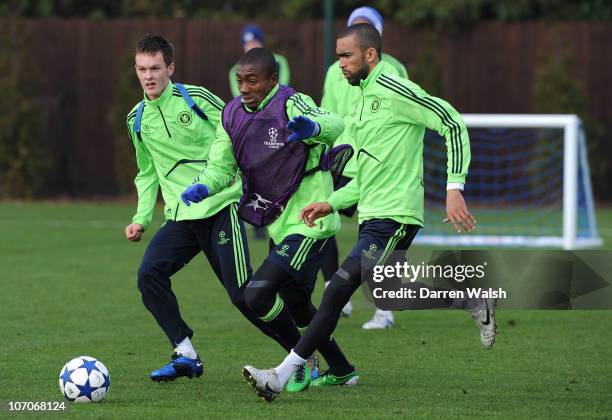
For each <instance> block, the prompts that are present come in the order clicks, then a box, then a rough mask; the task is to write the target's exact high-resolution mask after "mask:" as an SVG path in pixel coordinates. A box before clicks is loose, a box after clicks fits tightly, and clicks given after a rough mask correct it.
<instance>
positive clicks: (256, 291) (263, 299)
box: [243, 280, 276, 317]
mask: <svg viewBox="0 0 612 420" xmlns="http://www.w3.org/2000/svg"><path fill="white" fill-rule="evenodd" d="M266 283H267V281H265V280H251V281H250V282H249V283H248V284H247V287H246V288H245V289H244V295H243V298H244V302H245V303H246V305H247V307H248V308H249V309H250V310H252V311H253V312H255V314H256V315H257V316H259V317H261V316H264V315H265V314H266V313H268V311H269V310H270V308H271V307H272V306H273V305H274V301H275V299H276V292H275V290H274V289H272V288H271V287H270V286H269V285H267V284H266Z"/></svg>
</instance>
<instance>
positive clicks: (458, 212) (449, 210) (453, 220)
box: [444, 189, 476, 233]
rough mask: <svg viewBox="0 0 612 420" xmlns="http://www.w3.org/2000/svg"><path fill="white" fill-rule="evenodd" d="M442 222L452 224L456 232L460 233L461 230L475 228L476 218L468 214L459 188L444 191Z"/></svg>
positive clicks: (467, 230)
mask: <svg viewBox="0 0 612 420" xmlns="http://www.w3.org/2000/svg"><path fill="white" fill-rule="evenodd" d="M444 223H450V224H452V225H453V228H454V229H455V231H456V232H457V233H461V231H462V230H464V231H466V232H470V231H472V230H474V229H475V228H476V219H474V217H473V216H472V215H471V214H470V211H469V210H468V208H467V205H466V204H465V200H464V199H463V195H462V194H461V190H459V189H454V190H448V191H447V192H446V219H444Z"/></svg>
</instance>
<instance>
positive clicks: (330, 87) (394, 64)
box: [321, 7, 408, 330]
mask: <svg viewBox="0 0 612 420" xmlns="http://www.w3.org/2000/svg"><path fill="white" fill-rule="evenodd" d="M358 23H367V24H370V25H372V26H373V27H375V28H376V30H377V31H378V33H379V34H380V36H382V33H383V24H384V21H383V18H382V16H381V15H380V13H378V11H377V10H376V9H373V8H371V7H359V8H357V9H355V10H353V12H352V13H351V15H350V16H349V18H348V22H347V25H346V26H351V25H355V24H358ZM382 61H384V62H385V64H387V66H386V69H385V71H386V73H387V74H392V75H396V76H399V77H403V78H405V79H407V78H408V73H407V72H406V67H404V65H403V64H402V63H400V62H399V61H398V60H397V59H395V58H394V57H392V56H390V55H389V54H385V53H382ZM360 97H361V90H360V89H359V87H358V86H352V85H350V84H349V83H346V78H345V77H344V75H343V74H342V70H341V69H340V65H339V62H338V61H336V62H335V63H334V64H332V65H331V66H330V67H329V69H328V70H327V74H326V75H325V82H324V85H323V98H322V99H321V107H323V108H325V109H327V110H329V111H332V112H335V113H336V114H338V115H340V116H341V117H343V118H346V117H347V116H348V113H349V111H350V109H351V105H352V104H353V103H355V101H358V100H359V99H360ZM336 143H337V144H343V143H344V144H351V145H353V140H352V139H351V137H350V136H349V135H348V133H347V131H344V132H343V133H342V135H341V136H340V137H338V140H336ZM356 173H357V159H356V157H355V156H354V157H353V159H351V160H350V161H349V162H348V164H347V165H346V167H345V168H344V172H343V173H342V177H340V179H339V181H338V182H337V184H336V185H334V189H340V188H342V187H344V186H345V185H346V184H348V183H349V181H350V180H351V179H353V178H354V177H355V174H356ZM356 210H357V205H353V206H351V207H349V208H346V209H341V210H339V213H340V214H341V215H344V216H347V217H353V215H354V214H355V212H356ZM338 263H339V255H338V245H337V244H336V239H335V238H332V239H330V244H329V248H328V251H327V253H326V254H325V256H324V257H323V263H322V265H321V272H322V273H323V277H324V278H325V286H326V287H327V285H329V281H330V280H331V278H332V276H333V275H334V273H335V272H336V271H337V270H338ZM352 313H353V305H352V303H351V301H350V300H349V301H348V302H347V304H346V305H345V306H344V308H342V315H343V316H347V317H348V316H351V314H352ZM393 321H394V320H393V312H391V311H383V310H382V309H376V311H375V312H374V316H373V317H372V319H370V320H369V321H368V322H366V323H365V324H363V328H364V329H366V330H370V329H381V328H390V327H392V326H393Z"/></svg>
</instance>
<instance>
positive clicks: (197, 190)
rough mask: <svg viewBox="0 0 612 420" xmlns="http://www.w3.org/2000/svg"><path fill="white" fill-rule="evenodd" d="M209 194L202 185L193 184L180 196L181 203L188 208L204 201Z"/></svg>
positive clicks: (206, 188)
mask: <svg viewBox="0 0 612 420" xmlns="http://www.w3.org/2000/svg"><path fill="white" fill-rule="evenodd" d="M209 194H210V192H209V191H208V187H207V186H206V185H203V184H193V185H192V186H190V187H189V188H187V189H186V190H185V191H183V194H181V199H182V200H183V202H184V203H185V204H186V205H187V206H190V205H191V203H199V202H200V201H202V200H204V199H205V198H206V197H208V195H209Z"/></svg>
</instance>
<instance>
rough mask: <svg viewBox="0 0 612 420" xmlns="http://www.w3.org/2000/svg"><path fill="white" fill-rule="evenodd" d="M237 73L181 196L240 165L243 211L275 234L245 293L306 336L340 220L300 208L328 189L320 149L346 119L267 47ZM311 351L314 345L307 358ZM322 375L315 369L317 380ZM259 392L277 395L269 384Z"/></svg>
mask: <svg viewBox="0 0 612 420" xmlns="http://www.w3.org/2000/svg"><path fill="white" fill-rule="evenodd" d="M236 76H237V80H238V85H239V87H240V94H241V97H240V98H234V99H233V100H232V101H230V102H229V103H228V104H227V105H226V106H225V108H224V109H223V117H222V123H221V124H220V125H219V127H218V129H217V139H216V141H215V143H214V144H213V146H212V149H211V151H210V158H209V163H208V167H207V168H206V170H205V171H204V172H203V173H202V175H201V176H200V177H199V180H198V183H196V184H194V185H192V186H191V187H189V188H187V190H186V191H185V192H184V193H183V195H182V197H183V199H184V200H185V202H186V203H189V202H192V203H199V202H202V204H198V205H192V207H194V208H198V207H199V206H201V205H203V204H206V202H207V201H208V200H214V199H215V197H217V195H218V194H220V193H221V192H222V191H223V190H224V189H225V188H227V185H228V184H229V183H231V182H232V180H233V179H234V178H235V177H236V174H237V171H238V170H240V173H241V175H242V178H243V185H244V193H243V199H242V201H241V203H240V207H239V214H240V215H241V217H242V218H243V219H244V220H247V221H250V222H251V223H252V224H254V225H256V226H257V225H259V226H267V227H268V234H269V235H270V238H271V244H270V250H269V254H268V256H267V257H266V259H265V260H264V262H263V263H262V265H261V266H260V267H259V269H257V271H256V272H255V274H254V275H253V278H252V279H251V281H250V282H249V283H248V285H247V287H246V290H245V293H244V298H245V301H246V303H247V305H248V306H249V307H250V308H251V309H252V310H253V311H254V312H255V313H256V314H257V316H258V317H260V319H261V320H263V321H264V322H266V323H268V324H270V325H271V326H272V328H273V329H274V331H276V332H278V334H279V335H280V336H281V337H282V338H283V339H284V340H285V341H286V342H288V343H290V344H291V345H295V344H296V343H297V342H298V340H299V338H300V337H301V334H300V330H299V329H302V330H303V329H305V328H306V327H307V326H308V325H309V324H310V321H311V320H312V318H313V316H314V314H315V313H316V309H315V307H314V305H313V304H312V303H311V300H310V298H311V294H312V291H313V290H314V287H315V282H316V279H317V272H318V271H319V269H320V267H321V255H322V254H323V252H324V251H325V248H326V246H327V242H328V240H329V238H331V237H333V235H334V234H335V233H336V232H337V231H338V230H339V229H340V217H339V216H338V213H336V212H332V213H331V214H329V215H328V216H326V217H324V218H321V220H319V221H318V222H317V224H316V226H306V225H305V224H303V223H302V222H301V220H300V217H299V216H300V210H301V209H302V207H303V206H304V205H306V204H307V203H309V202H311V201H312V200H313V199H315V200H323V199H325V198H326V197H328V196H329V194H331V193H332V191H333V184H332V178H331V175H330V173H329V171H327V170H321V166H320V163H321V161H322V160H321V157H322V154H323V153H324V152H325V150H326V148H327V147H329V146H331V145H332V144H333V143H334V140H336V138H337V137H338V136H339V135H340V133H341V132H342V130H343V129H344V124H343V122H342V119H341V118H340V117H338V116H337V115H335V114H332V113H329V112H327V111H324V110H322V109H320V108H318V107H317V106H316V105H315V103H314V102H313V100H312V99H311V98H310V97H309V96H307V95H304V94H301V93H298V92H296V91H294V90H293V89H291V88H290V87H287V86H284V85H280V84H279V83H278V73H277V70H276V62H275V61H274V56H273V55H272V53H271V52H270V51H268V50H266V49H264V48H253V49H251V50H249V51H248V52H247V53H246V54H244V56H242V58H241V59H240V61H239V62H238V66H237V72H236ZM294 320H295V322H294ZM296 324H297V327H296ZM298 327H299V329H298ZM317 349H318V350H319V352H320V353H321V355H322V356H323V358H325V360H326V361H327V363H328V365H329V369H330V371H331V372H333V373H334V374H335V375H337V376H339V377H345V378H348V379H347V380H352V381H353V382H356V381H357V380H358V376H357V374H356V371H355V368H354V367H353V366H352V365H351V364H350V363H349V362H348V361H347V359H346V357H345V356H344V355H343V354H342V351H341V350H340V348H339V347H338V345H337V344H336V341H335V340H334V339H333V338H331V337H328V338H327V340H322V341H321V342H319V343H317ZM313 353H314V349H313V351H312V352H310V354H309V355H308V358H310V357H311V356H312V355H313ZM292 374H293V375H292V378H291V381H290V382H289V384H288V386H287V387H288V390H289V391H302V390H304V389H306V388H307V387H308V386H310V385H311V379H312V375H311V372H310V370H309V368H308V367H307V366H305V365H302V366H301V367H300V368H299V369H297V370H296V371H295V372H292ZM319 384H320V382H319V381H318V379H316V378H315V379H314V380H313V381H312V385H315V386H317V385H319ZM323 384H324V383H323ZM284 385H285V384H283V386H284ZM261 396H262V397H264V398H266V399H268V398H273V397H270V396H269V395H268V394H267V393H266V391H265V389H264V390H263V391H262V393H261Z"/></svg>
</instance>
